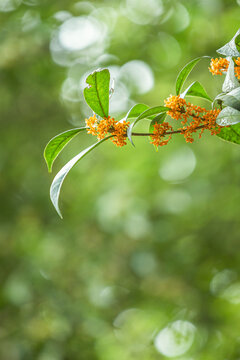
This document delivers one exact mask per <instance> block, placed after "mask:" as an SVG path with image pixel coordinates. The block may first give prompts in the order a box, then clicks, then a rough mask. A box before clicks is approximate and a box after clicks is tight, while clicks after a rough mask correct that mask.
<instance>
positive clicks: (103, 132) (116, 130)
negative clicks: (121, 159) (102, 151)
mask: <svg viewBox="0 0 240 360" xmlns="http://www.w3.org/2000/svg"><path fill="white" fill-rule="evenodd" d="M85 123H86V126H87V132H88V134H92V135H94V136H97V138H98V140H102V139H104V138H105V137H106V136H107V135H109V134H111V135H112V137H111V138H110V140H111V141H112V142H113V144H115V145H116V146H120V147H122V146H124V145H127V142H126V134H127V128H128V127H129V124H130V123H129V121H125V120H123V121H121V122H120V121H117V120H115V119H114V118H113V117H110V116H108V117H107V118H103V119H101V120H98V119H97V117H96V115H93V116H91V117H89V118H88V119H86V120H85Z"/></svg>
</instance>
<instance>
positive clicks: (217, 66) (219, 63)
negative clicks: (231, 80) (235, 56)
mask: <svg viewBox="0 0 240 360" xmlns="http://www.w3.org/2000/svg"><path fill="white" fill-rule="evenodd" d="M228 65H229V61H228V60H227V59H223V58H216V59H211V63H210V67H209V68H208V69H209V71H210V72H211V73H212V74H213V75H222V74H223V71H224V72H225V71H227V69H228Z"/></svg>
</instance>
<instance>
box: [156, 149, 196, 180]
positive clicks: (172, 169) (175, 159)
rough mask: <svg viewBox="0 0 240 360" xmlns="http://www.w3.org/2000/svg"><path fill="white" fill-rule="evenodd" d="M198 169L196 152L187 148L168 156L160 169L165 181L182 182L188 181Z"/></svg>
mask: <svg viewBox="0 0 240 360" xmlns="http://www.w3.org/2000/svg"><path fill="white" fill-rule="evenodd" d="M195 167H196V157H195V155H194V152H193V151H192V150H191V149H190V148H189V147H187V146H184V147H182V148H180V149H179V150H178V151H177V152H176V153H174V154H171V155H170V156H167V157H166V159H165V160H164V162H163V164H162V165H161V167H160V169H159V175H160V176H161V178H162V179H163V180H165V181H171V182H181V181H183V180H185V179H187V178H188V177H189V176H190V175H191V174H192V173H193V171H194V169H195Z"/></svg>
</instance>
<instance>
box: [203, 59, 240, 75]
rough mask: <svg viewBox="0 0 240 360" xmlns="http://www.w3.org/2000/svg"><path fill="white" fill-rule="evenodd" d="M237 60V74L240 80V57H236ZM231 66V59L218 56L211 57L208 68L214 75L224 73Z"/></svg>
mask: <svg viewBox="0 0 240 360" xmlns="http://www.w3.org/2000/svg"><path fill="white" fill-rule="evenodd" d="M234 61H235V65H236V66H235V68H234V70H235V75H236V77H237V79H238V80H240V57H238V58H236V59H234ZM228 66H229V61H228V60H227V59H226V58H216V59H211V63H210V67H209V68H208V69H209V71H210V72H211V73H212V74H213V75H223V73H224V72H226V71H227V69H228Z"/></svg>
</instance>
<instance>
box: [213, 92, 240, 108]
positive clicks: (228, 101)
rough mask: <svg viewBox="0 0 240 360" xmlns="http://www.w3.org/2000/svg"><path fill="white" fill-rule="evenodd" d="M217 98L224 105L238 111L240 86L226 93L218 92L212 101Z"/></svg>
mask: <svg viewBox="0 0 240 360" xmlns="http://www.w3.org/2000/svg"><path fill="white" fill-rule="evenodd" d="M218 100H220V101H221V102H222V103H223V104H224V105H225V106H230V107H232V108H234V109H236V110H239V111H240V87H237V88H236V89H234V90H232V91H230V92H229V93H227V94H219V95H218V96H217V97H216V98H215V99H214V102H215V101H218Z"/></svg>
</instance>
